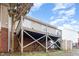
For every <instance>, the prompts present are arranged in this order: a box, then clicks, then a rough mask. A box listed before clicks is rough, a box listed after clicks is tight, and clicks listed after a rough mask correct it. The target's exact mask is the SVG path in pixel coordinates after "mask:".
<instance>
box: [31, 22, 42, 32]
mask: <svg viewBox="0 0 79 59" xmlns="http://www.w3.org/2000/svg"><path fill="white" fill-rule="evenodd" d="M32 28H33V29H34V30H38V31H40V30H41V24H39V23H37V22H34V21H32Z"/></svg>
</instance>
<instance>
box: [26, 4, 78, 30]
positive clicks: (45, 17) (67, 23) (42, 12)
mask: <svg viewBox="0 0 79 59" xmlns="http://www.w3.org/2000/svg"><path fill="white" fill-rule="evenodd" d="M27 15H29V16H31V17H33V18H36V19H39V20H40V21H42V22H45V23H48V24H50V25H53V26H57V27H58V28H59V29H62V28H64V27H66V28H70V29H73V30H76V31H79V4H78V3H34V6H33V7H32V8H31V10H30V12H29V13H28V14H27Z"/></svg>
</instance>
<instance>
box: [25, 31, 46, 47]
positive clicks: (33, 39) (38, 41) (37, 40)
mask: <svg viewBox="0 0 79 59" xmlns="http://www.w3.org/2000/svg"><path fill="white" fill-rule="evenodd" d="M24 32H25V33H26V34H27V35H28V36H30V37H31V38H32V39H33V40H34V41H36V42H37V43H39V44H40V45H41V46H42V47H45V46H44V45H43V44H41V43H40V42H39V41H38V40H36V39H35V38H34V37H33V36H31V35H30V34H29V33H27V32H26V31H24Z"/></svg>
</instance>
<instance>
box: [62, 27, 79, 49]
mask: <svg viewBox="0 0 79 59" xmlns="http://www.w3.org/2000/svg"><path fill="white" fill-rule="evenodd" d="M62 40H63V41H64V42H65V43H66V44H65V43H64V44H63V46H64V47H65V48H66V49H67V48H70V49H72V47H73V46H74V45H75V44H76V43H77V42H78V31H75V30H72V29H70V28H63V29H62ZM63 46H62V47H63Z"/></svg>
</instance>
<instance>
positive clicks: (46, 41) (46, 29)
mask: <svg viewBox="0 0 79 59" xmlns="http://www.w3.org/2000/svg"><path fill="white" fill-rule="evenodd" d="M47 37H48V34H47V27H46V52H48V46H47V45H48V44H47V41H48V39H47Z"/></svg>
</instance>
